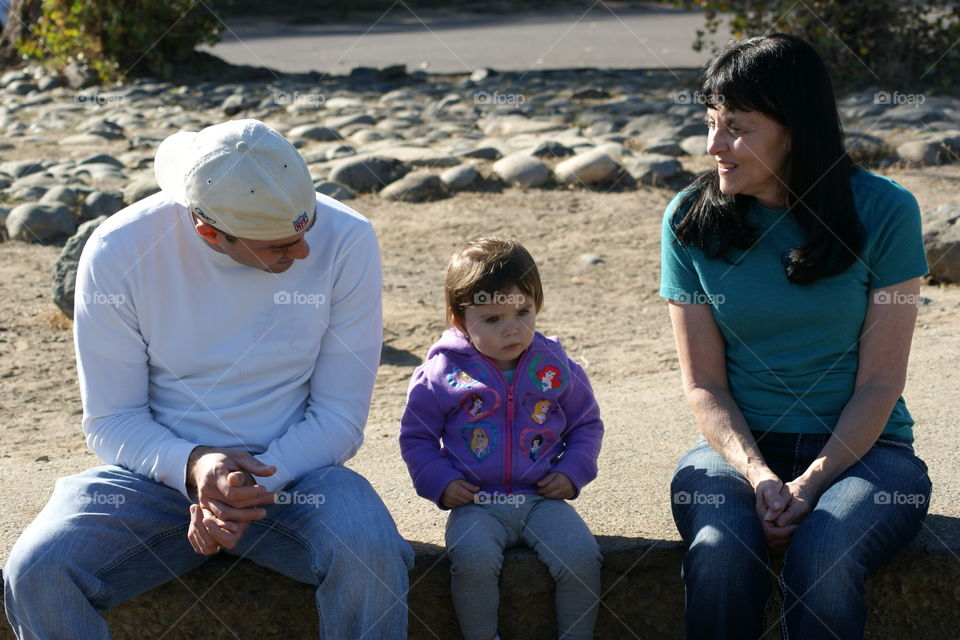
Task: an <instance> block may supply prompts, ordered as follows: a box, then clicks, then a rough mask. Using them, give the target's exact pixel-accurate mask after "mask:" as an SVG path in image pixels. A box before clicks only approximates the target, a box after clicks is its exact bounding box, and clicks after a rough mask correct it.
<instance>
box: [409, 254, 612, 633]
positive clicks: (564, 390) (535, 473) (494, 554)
mask: <svg viewBox="0 0 960 640" xmlns="http://www.w3.org/2000/svg"><path fill="white" fill-rule="evenodd" d="M445 289H446V304H447V314H448V317H449V320H450V323H451V324H452V325H453V326H452V327H451V328H450V329H447V330H446V331H445V332H444V333H443V335H442V336H441V337H440V340H438V341H437V342H436V343H435V344H434V345H433V346H432V347H431V348H430V351H429V352H428V354H427V360H426V362H424V364H422V365H421V366H420V367H418V368H417V370H416V371H415V372H414V374H413V378H412V380H411V381H410V389H409V391H408V395H407V407H406V410H405V411H404V414H403V418H402V419H401V425H400V450H401V452H402V454H403V459H404V461H405V462H406V463H407V468H408V469H409V471H410V476H411V477H412V478H413V484H414V487H415V488H416V490H417V493H418V494H420V495H421V496H423V497H425V498H429V499H430V500H432V501H433V502H435V503H436V504H437V506H439V507H440V508H441V509H450V516H449V518H448V520H447V528H446V544H447V551H448V553H449V554H450V562H451V586H452V590H453V602H454V607H455V608H456V613H457V618H458V619H459V621H460V628H461V630H462V631H463V635H464V637H465V638H466V640H488V639H492V638H496V637H497V609H498V606H499V587H498V578H499V575H500V567H501V564H502V562H503V550H504V549H505V548H506V547H510V546H513V545H515V544H518V543H520V542H523V543H526V544H527V545H529V546H530V547H531V548H533V549H534V551H536V553H537V555H538V557H539V558H540V560H541V561H543V562H544V563H545V564H546V565H547V566H548V568H549V569H550V573H551V575H552V576H553V577H554V579H555V580H556V583H557V585H556V609H557V629H558V633H559V635H560V637H561V638H563V639H565V640H581V639H582V640H587V639H589V638H592V637H593V629H594V625H595V623H596V619H597V610H598V606H599V596H600V562H601V557H600V551H599V549H598V547H597V543H596V540H595V539H594V537H593V535H592V534H591V533H590V530H589V529H588V528H587V526H586V524H584V522H583V520H582V519H581V518H580V516H579V515H577V512H576V511H575V510H574V509H573V507H572V506H571V505H570V504H569V503H568V502H566V500H569V499H573V498H576V497H577V495H578V494H579V493H580V489H581V488H582V487H583V486H584V485H586V484H587V483H588V482H590V481H591V480H593V479H594V478H595V477H596V475H597V455H598V454H599V453H600V440H601V438H602V437H603V423H602V422H601V421H600V411H599V408H598V407H597V401H596V399H595V398H594V396H593V390H592V389H591V388H590V382H589V381H588V380H587V376H586V374H585V373H584V371H583V369H582V368H581V367H580V366H579V365H577V363H575V362H574V361H573V360H571V359H570V358H568V357H567V355H566V353H565V352H564V351H563V348H562V347H561V346H560V343H559V342H557V340H556V339H551V338H546V337H544V336H543V335H542V334H540V333H537V332H536V330H535V325H536V316H537V313H538V312H539V311H540V308H541V307H542V305H543V289H542V287H541V284H540V274H539V272H538V270H537V265H536V263H535V262H534V261H533V258H532V257H531V256H530V254H529V253H528V252H527V250H526V249H524V248H523V246H522V245H520V243H518V242H516V241H512V240H503V239H500V238H484V239H481V240H477V241H474V242H471V243H469V244H467V245H466V246H465V247H464V248H462V249H460V250H459V251H457V252H456V253H454V255H453V256H452V257H451V258H450V263H449V265H448V267H447V279H446V285H445Z"/></svg>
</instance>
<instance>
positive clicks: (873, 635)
mask: <svg viewBox="0 0 960 640" xmlns="http://www.w3.org/2000/svg"><path fill="white" fill-rule="evenodd" d="M598 541H599V543H600V547H601V549H602V551H603V553H604V563H603V606H602V607H601V609H600V618H599V621H598V624H597V634H596V637H597V638H600V639H603V640H619V639H632V638H656V639H658V640H659V639H664V638H681V637H682V628H683V625H682V620H683V584H682V582H681V580H680V562H681V558H682V556H683V547H682V545H681V544H679V543H677V542H673V541H664V540H647V539H642V538H623V537H615V536H599V537H598ZM413 546H414V549H415V551H416V554H417V558H416V566H415V567H414V569H413V570H412V571H411V573H410V584H411V589H410V594H409V604H410V634H409V637H410V638H411V639H416V640H450V639H455V638H459V637H461V636H460V635H459V631H458V627H457V622H456V618H455V616H454V613H453V605H452V602H451V599H450V580H449V570H450V565H449V562H448V560H447V558H446V556H445V555H444V553H443V549H442V548H440V547H437V546H434V545H426V544H422V543H416V542H415V543H413ZM958 550H960V520H958V519H956V518H950V517H947V516H940V515H930V516H929V517H928V519H927V524H926V527H925V528H924V531H923V532H922V533H921V534H920V535H919V536H918V537H917V539H916V540H915V541H914V542H913V543H912V544H911V546H910V548H908V549H907V550H906V551H904V552H903V553H901V554H900V555H899V556H897V557H896V558H895V559H894V560H893V561H892V562H890V563H889V564H888V565H887V566H885V567H884V568H883V569H882V570H881V571H880V572H879V573H877V574H876V575H875V576H873V578H871V580H870V582H869V584H868V588H867V598H868V602H869V606H870V621H869V623H868V627H867V634H866V637H867V638H868V639H870V640H886V639H890V640H894V639H896V640H901V639H902V638H907V637H910V638H917V639H927V638H931V639H941V638H953V637H956V636H957V633H958V631H957V630H958V629H960V554H958ZM264 584H266V585H268V586H266V587H263V586H262V585H264ZM106 616H107V619H108V621H109V622H110V626H111V629H112V631H113V635H114V638H116V639H117V640H128V639H129V640H133V639H137V640H141V639H143V638H159V637H163V638H165V639H168V640H180V639H182V640H208V639H210V640H213V639H221V638H223V639H236V638H257V639H258V640H272V639H277V640H280V639H283V640H289V639H291V638H304V639H306V638H315V637H316V633H317V631H316V629H317V614H316V610H315V607H314V603H313V589H312V587H310V586H309V585H305V584H301V583H298V582H295V581H293V580H290V579H288V578H285V577H283V576H280V575H278V574H275V573H273V572H271V571H268V570H267V569H263V568H261V567H258V566H257V565H255V564H253V563H251V562H248V561H246V560H237V559H236V558H232V557H230V556H226V555H223V556H219V557H217V558H214V559H212V560H211V561H210V562H208V563H207V564H206V565H204V566H203V567H201V568H199V569H197V570H195V571H193V572H191V573H189V574H187V575H186V576H183V577H182V579H181V580H173V581H171V582H169V583H167V584H165V585H162V586H160V587H157V588H156V589H153V590H151V591H149V592H147V593H145V594H143V595H140V596H138V597H137V598H134V599H133V600H130V601H129V602H126V603H124V604H122V605H121V606H119V607H117V608H116V609H114V610H112V611H110V612H108V613H107V614H106ZM771 624H772V619H771ZM773 626H774V629H773V630H772V631H771V635H770V637H778V633H777V630H776V625H775V624H773ZM198 629H204V631H203V632H202V633H200V632H198ZM500 633H501V636H502V637H503V638H504V640H539V639H544V640H546V639H551V638H555V637H556V625H555V622H554V615H553V581H552V579H551V578H550V575H549V573H548V572H547V570H546V568H545V567H544V566H543V565H542V564H541V563H540V562H539V561H538V560H537V558H536V556H535V555H534V554H533V552H532V551H530V550H527V549H514V550H511V551H509V552H508V553H507V554H506V557H505V561H504V567H503V572H502V575H501V607H500ZM12 637H13V636H12V634H11V632H10V629H9V627H8V626H7V625H6V624H4V625H2V628H0V639H2V640H7V639H8V638H12ZM371 640H375V639H371Z"/></svg>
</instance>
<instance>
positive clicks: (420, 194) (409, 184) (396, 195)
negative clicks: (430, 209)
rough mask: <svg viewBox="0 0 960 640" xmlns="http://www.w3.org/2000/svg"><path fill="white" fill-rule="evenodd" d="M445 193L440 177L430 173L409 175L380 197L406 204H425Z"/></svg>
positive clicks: (421, 172)
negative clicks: (426, 201) (424, 202)
mask: <svg viewBox="0 0 960 640" xmlns="http://www.w3.org/2000/svg"><path fill="white" fill-rule="evenodd" d="M443 193H444V189H443V181H441V180H440V176H438V175H437V174H435V173H431V172H429V171H414V172H413V173H408V174H407V175H405V176H404V177H402V178H400V179H399V180H397V181H396V182H394V183H392V184H388V185H387V186H386V187H384V188H383V189H382V190H381V191H380V197H381V198H385V199H387V200H402V201H404V202H423V201H425V200H431V199H433V198H436V197H437V196H440V195H442V194H443Z"/></svg>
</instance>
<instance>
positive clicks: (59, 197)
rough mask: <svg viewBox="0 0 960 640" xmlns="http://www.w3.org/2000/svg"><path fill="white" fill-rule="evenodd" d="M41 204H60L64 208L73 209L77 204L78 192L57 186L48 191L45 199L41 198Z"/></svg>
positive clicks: (44, 195) (44, 196)
mask: <svg viewBox="0 0 960 640" xmlns="http://www.w3.org/2000/svg"><path fill="white" fill-rule="evenodd" d="M40 202H45V203H56V202H59V203H60V204H62V205H64V206H67V207H71V208H72V207H74V206H76V204H77V192H76V191H74V190H73V189H71V188H70V187H65V186H63V185H57V186H55V187H51V188H50V189H49V190H47V192H46V193H45V194H43V197H42V198H40Z"/></svg>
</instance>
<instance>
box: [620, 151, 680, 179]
mask: <svg viewBox="0 0 960 640" xmlns="http://www.w3.org/2000/svg"><path fill="white" fill-rule="evenodd" d="M621 162H622V163H623V168H624V169H626V170H627V172H628V173H629V174H630V175H631V176H633V179H634V180H636V181H637V182H638V183H640V184H647V185H651V186H655V187H662V186H665V185H666V184H667V183H668V181H669V180H671V179H672V178H674V177H676V176H678V175H680V174H681V173H683V165H682V164H680V162H679V161H678V160H677V159H676V158H674V157H672V156H666V155H657V154H652V153H651V154H641V155H636V156H632V157H625V158H623V160H622V161H621Z"/></svg>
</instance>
